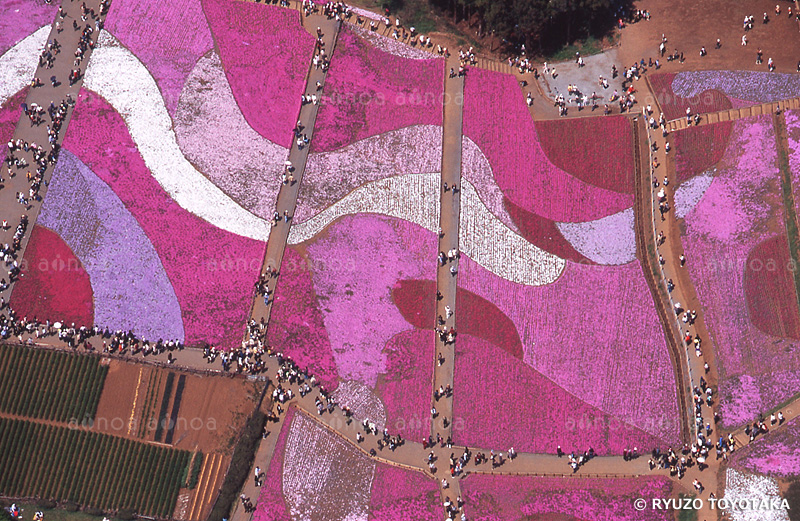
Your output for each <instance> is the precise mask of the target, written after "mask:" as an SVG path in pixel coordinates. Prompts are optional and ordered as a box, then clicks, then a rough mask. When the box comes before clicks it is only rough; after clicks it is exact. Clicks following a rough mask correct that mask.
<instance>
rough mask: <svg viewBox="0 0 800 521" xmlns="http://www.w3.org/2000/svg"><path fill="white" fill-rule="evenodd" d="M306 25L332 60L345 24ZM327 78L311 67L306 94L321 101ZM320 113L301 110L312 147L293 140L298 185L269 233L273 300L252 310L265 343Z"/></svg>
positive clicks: (286, 192) (281, 199)
mask: <svg viewBox="0 0 800 521" xmlns="http://www.w3.org/2000/svg"><path fill="white" fill-rule="evenodd" d="M303 25H304V27H305V28H306V30H307V31H308V32H309V33H311V34H312V35H314V37H315V38H316V28H317V27H320V28H321V30H322V33H323V41H324V42H325V46H324V48H325V52H326V54H327V55H328V57H329V58H331V57H332V56H333V53H334V49H335V45H336V38H337V36H338V34H339V28H340V25H341V24H340V23H339V22H336V21H335V20H329V19H328V18H327V17H324V16H320V15H311V16H308V17H306V16H303ZM315 52H316V49H315ZM326 76H327V74H326V73H325V72H324V71H323V70H322V68H316V67H314V66H313V65H311V64H309V71H308V74H307V76H306V88H305V94H312V93H313V94H316V96H317V97H318V98H320V99H321V97H322V92H323V88H324V85H325V77H326ZM317 82H319V84H320V85H321V86H320V87H319V88H318V87H317V86H316V85H317ZM318 110H319V105H318V104H314V103H308V104H306V105H304V106H302V107H301V108H300V115H299V117H298V122H299V123H300V125H301V127H302V130H301V132H302V133H303V134H305V135H306V136H307V137H308V140H309V144H308V145H306V146H304V147H303V148H302V149H300V148H298V143H297V139H296V136H295V138H293V140H292V147H291V149H290V150H289V163H290V164H291V167H290V168H291V170H287V173H288V174H289V175H292V176H293V177H294V182H287V183H284V184H283V185H282V186H281V189H280V191H279V192H278V199H277V201H276V204H275V214H276V217H278V219H277V220H275V221H273V222H274V223H275V226H273V227H272V231H271V232H270V234H269V240H268V241H267V248H266V253H265V255H264V262H263V263H262V266H261V277H262V279H263V280H265V281H267V287H268V288H269V292H268V293H267V295H269V299H267V298H266V296H262V295H256V297H255V299H254V301H253V306H252V308H251V310H250V318H251V319H252V320H253V321H255V322H256V323H260V324H262V325H263V327H262V328H261V330H260V331H259V335H258V336H259V339H260V340H262V341H263V340H264V339H265V338H266V335H267V328H268V326H269V317H270V313H271V311H272V302H273V299H272V296H274V295H275V288H276V286H277V284H278V279H279V277H280V272H279V271H275V270H280V266H281V262H282V261H283V254H284V252H285V251H286V244H287V242H288V240H289V230H290V228H291V225H292V217H293V216H294V212H295V208H296V207H297V195H298V193H299V192H300V184H301V183H302V181H303V174H304V173H305V170H306V161H307V160H308V153H309V149H310V148H311V145H310V143H311V141H312V140H313V139H314V123H315V121H316V118H317V112H318ZM245 340H246V341H247V340H249V333H248V332H246V333H245Z"/></svg>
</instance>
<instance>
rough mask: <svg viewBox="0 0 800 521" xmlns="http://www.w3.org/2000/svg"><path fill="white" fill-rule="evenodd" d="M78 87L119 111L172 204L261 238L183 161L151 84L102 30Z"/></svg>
mask: <svg viewBox="0 0 800 521" xmlns="http://www.w3.org/2000/svg"><path fill="white" fill-rule="evenodd" d="M84 87H86V88H87V89H89V90H92V91H94V92H96V93H97V94H99V95H100V96H102V97H103V98H105V99H106V101H108V102H109V103H110V104H111V106H112V107H114V109H115V110H116V111H117V112H119V114H120V115H121V116H122V118H123V119H124V120H125V124H126V125H127V127H128V131H129V132H130V135H131V138H132V139H133V142H134V143H135V144H136V147H137V149H138V150H139V152H140V153H141V155H142V158H143V159H144V162H145V164H146V165H147V167H148V168H149V169H150V172H151V173H152V175H153V177H154V178H155V180H156V181H158V184H160V185H161V186H162V188H164V190H165V191H166V192H167V193H168V194H169V195H170V196H171V197H172V199H174V200H175V202H176V203H178V205H180V206H181V207H182V208H184V209H185V210H187V211H189V212H191V213H193V214H194V215H196V216H198V217H200V218H201V219H203V220H205V221H208V222H209V223H211V224H212V225H214V226H217V227H218V228H221V229H223V230H226V231H229V232H231V233H235V234H237V235H241V236H243V237H249V238H251V239H256V240H260V241H266V240H267V238H268V237H269V230H270V226H269V223H267V222H266V221H265V220H264V219H261V218H259V217H257V216H255V215H253V214H252V213H250V212H248V211H247V210H245V209H243V208H242V207H241V206H240V205H239V204H237V203H236V202H235V201H234V200H233V199H231V198H230V197H228V196H227V195H226V194H225V193H224V192H223V191H222V190H220V189H219V188H217V187H216V186H215V185H214V184H213V183H211V181H209V180H208V179H207V178H206V177H205V176H203V174H202V173H200V172H198V171H197V170H196V169H195V168H194V166H192V164H191V163H189V161H187V160H186V158H185V157H184V156H183V154H182V153H181V151H180V148H179V147H178V143H177V141H176V139H175V132H174V131H173V129H172V120H171V118H170V116H169V114H168V113H167V109H166V107H165V106H164V100H163V98H162V97H161V93H160V91H159V90H158V85H156V82H155V80H154V79H153V77H152V76H151V75H150V73H149V72H148V71H147V69H146V68H145V67H144V65H143V64H142V63H141V62H140V61H139V60H138V59H137V58H136V57H135V56H134V55H133V54H132V53H131V52H130V51H128V50H127V49H126V48H124V47H122V46H121V45H120V44H119V42H118V41H117V40H116V39H115V38H114V37H113V36H111V35H110V34H108V32H106V31H103V32H101V33H100V38H99V41H98V45H97V48H95V50H94V51H93V53H92V56H91V58H90V61H89V66H88V68H87V71H86V78H85V80H84Z"/></svg>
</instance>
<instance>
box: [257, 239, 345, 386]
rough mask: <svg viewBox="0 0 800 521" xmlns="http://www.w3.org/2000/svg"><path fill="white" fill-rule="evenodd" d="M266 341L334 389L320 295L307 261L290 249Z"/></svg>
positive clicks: (284, 261)
mask: <svg viewBox="0 0 800 521" xmlns="http://www.w3.org/2000/svg"><path fill="white" fill-rule="evenodd" d="M267 343H268V344H270V345H273V346H276V348H277V349H279V350H280V351H281V352H282V353H284V354H285V355H288V356H289V357H291V358H292V360H294V361H295V362H296V363H297V364H298V365H299V366H300V367H302V368H305V369H308V371H309V373H310V374H313V375H314V376H316V377H317V380H319V382H320V383H321V384H322V385H324V386H325V389H327V390H328V391H333V390H334V389H335V388H336V385H337V382H338V374H337V372H336V363H335V362H334V359H333V354H332V353H331V343H330V340H329V339H328V332H327V331H325V324H324V321H323V315H322V311H321V310H320V306H319V298H318V297H317V295H316V294H315V293H314V286H313V283H312V281H311V272H310V271H309V268H308V264H306V263H305V262H304V261H303V257H302V256H301V255H300V254H298V253H297V252H296V251H295V250H294V249H293V248H287V249H286V252H285V253H284V256H283V262H282V264H281V269H280V280H279V281H278V286H277V288H276V290H275V300H274V303H273V305H272V314H271V315H270V323H269V329H268V342H267Z"/></svg>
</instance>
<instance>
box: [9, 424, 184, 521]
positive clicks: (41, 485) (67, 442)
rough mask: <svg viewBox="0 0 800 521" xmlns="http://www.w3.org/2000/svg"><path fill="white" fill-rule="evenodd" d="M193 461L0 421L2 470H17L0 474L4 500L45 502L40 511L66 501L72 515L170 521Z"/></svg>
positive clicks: (100, 437)
mask: <svg viewBox="0 0 800 521" xmlns="http://www.w3.org/2000/svg"><path fill="white" fill-rule="evenodd" d="M190 457H191V454H190V453H189V452H188V451H178V450H174V449H170V448H164V447H158V446H155V445H150V444H145V443H141V442H134V441H131V440H127V439H122V438H118V437H115V436H109V435H106V434H99V433H96V432H90V431H86V430H82V429H70V428H67V427H54V426H52V425H42V424H38V423H33V422H30V421H23V420H8V419H3V418H0V468H2V469H13V472H0V495H4V496H11V497H33V496H38V497H41V498H43V499H42V500H41V501H39V503H37V507H38V508H40V509H49V508H55V506H56V501H66V503H65V504H64V505H63V506H64V508H66V509H67V510H70V511H74V510H77V509H79V508H80V506H84V507H91V508H93V509H94V510H95V511H96V512H99V513H100V514H102V510H111V511H113V510H117V509H121V508H124V509H127V510H129V511H131V512H134V511H135V512H138V513H141V514H142V515H149V516H157V517H169V516H170V515H171V514H172V510H173V509H174V508H175V502H176V500H177V497H178V492H179V490H180V488H181V487H182V486H183V484H184V481H183V480H182V479H181V474H182V473H183V472H184V471H185V469H186V467H187V466H188V465H189V458H190ZM156 495H157V496H158V497H157V498H155V497H154V496H156ZM73 509H74V510H73ZM98 515H99V514H98ZM118 517H120V519H123V517H121V515H120V516H118Z"/></svg>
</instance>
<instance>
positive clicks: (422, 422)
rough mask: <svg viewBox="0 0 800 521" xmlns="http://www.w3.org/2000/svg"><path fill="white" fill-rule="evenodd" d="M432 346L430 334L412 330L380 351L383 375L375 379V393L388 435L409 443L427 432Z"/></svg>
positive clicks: (389, 342)
mask: <svg viewBox="0 0 800 521" xmlns="http://www.w3.org/2000/svg"><path fill="white" fill-rule="evenodd" d="M434 345H435V337H434V333H433V331H423V330H420V329H415V330H412V331H404V332H402V333H399V334H397V335H395V336H394V337H392V339H391V340H389V341H388V342H387V344H386V348H385V349H384V354H385V356H386V372H385V373H384V374H381V375H380V376H379V377H378V385H377V387H376V388H375V392H376V393H377V395H378V396H379V397H380V399H381V400H382V401H383V404H384V406H385V407H386V427H387V428H388V429H389V432H391V433H393V434H399V435H401V436H403V437H404V438H406V439H408V440H411V441H416V442H419V441H420V440H421V439H422V438H427V437H428V436H429V435H430V433H431V424H430V407H431V393H432V392H433V390H432V389H431V380H432V378H433V373H432V371H433V364H434ZM422 389H426V390H429V391H428V392H421V390H422Z"/></svg>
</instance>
